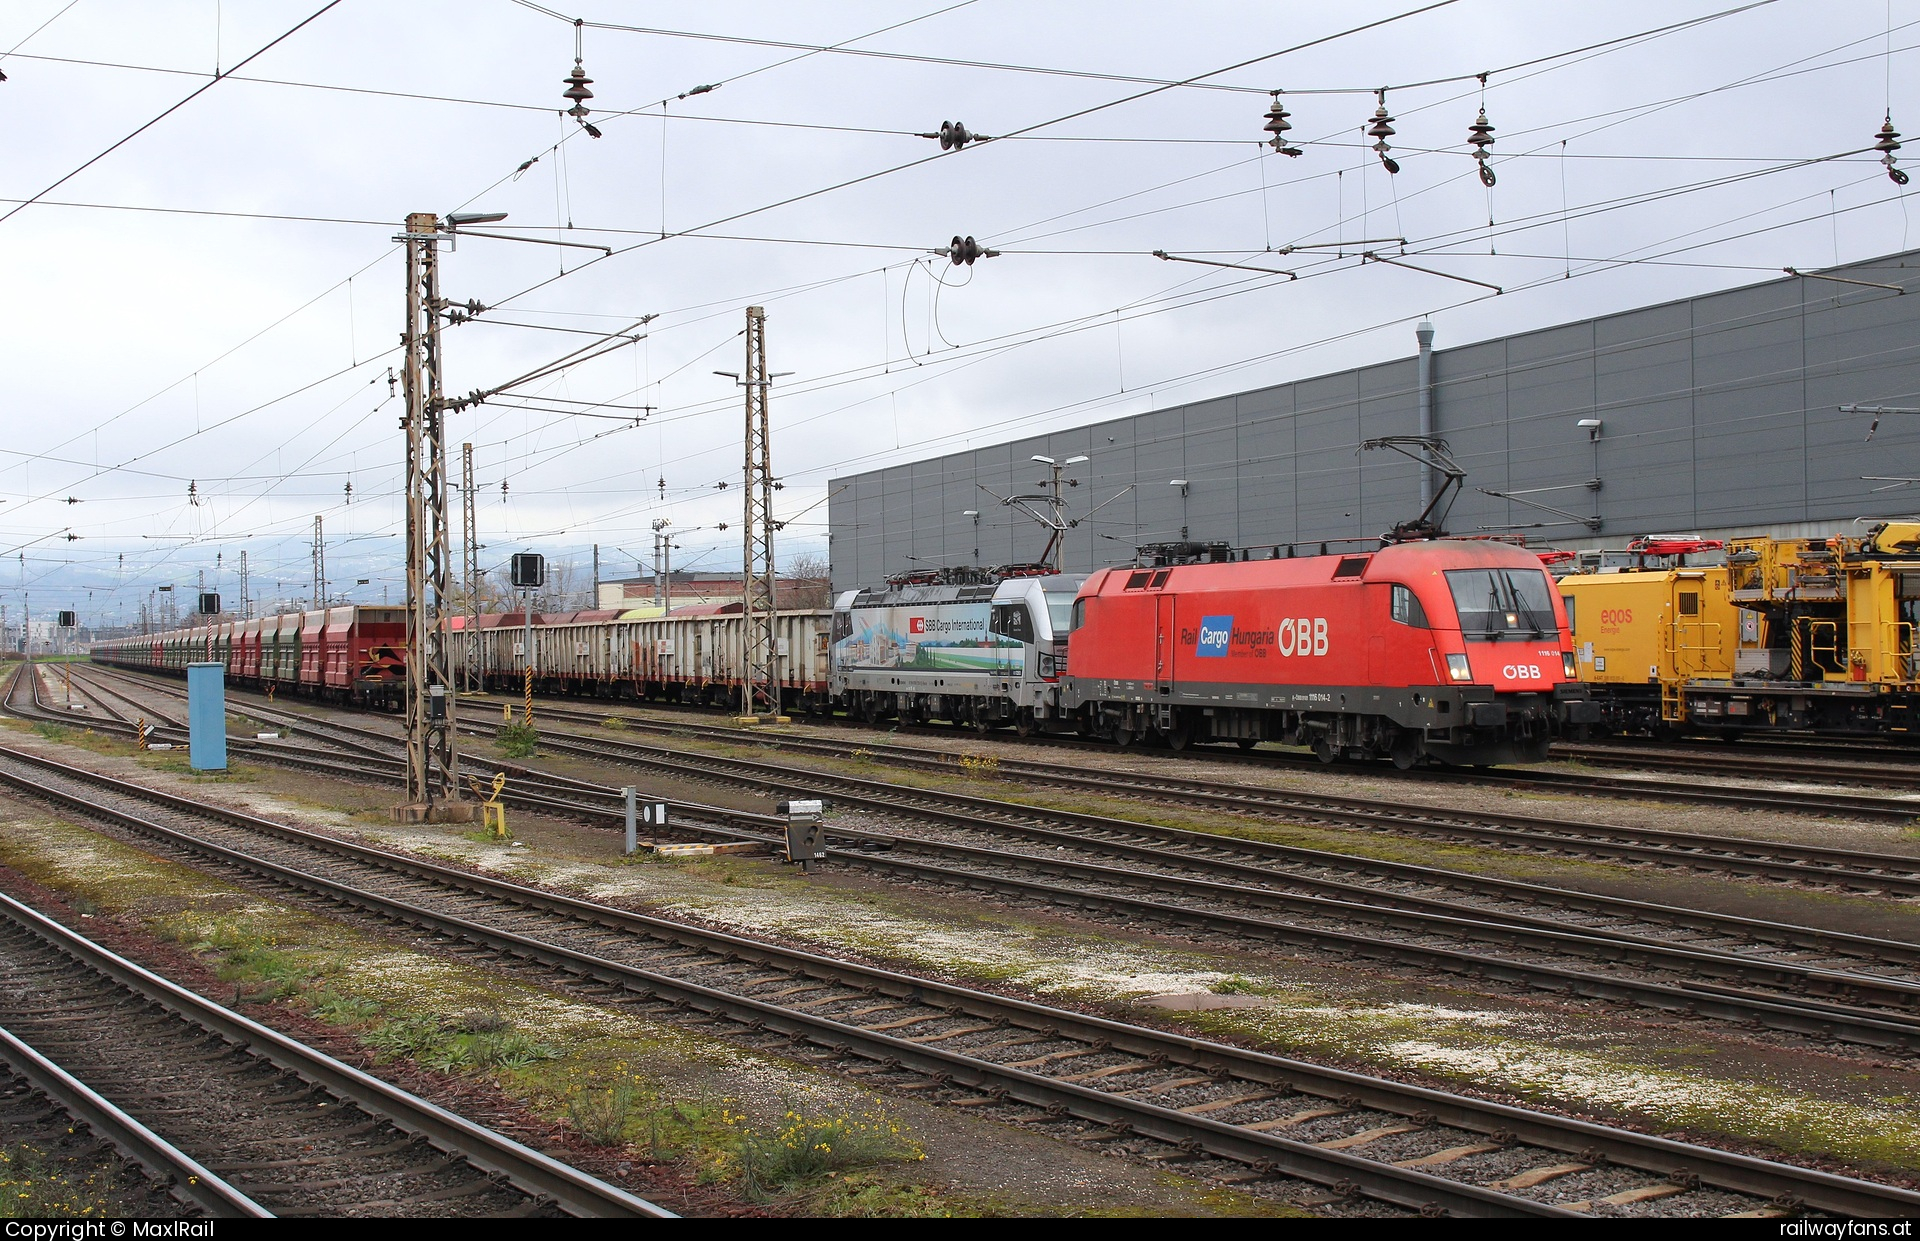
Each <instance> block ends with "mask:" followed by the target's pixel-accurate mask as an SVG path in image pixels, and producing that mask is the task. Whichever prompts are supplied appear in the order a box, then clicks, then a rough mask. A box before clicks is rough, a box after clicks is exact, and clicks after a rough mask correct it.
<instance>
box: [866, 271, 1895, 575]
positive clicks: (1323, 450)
mask: <svg viewBox="0 0 1920 1241" xmlns="http://www.w3.org/2000/svg"><path fill="white" fill-rule="evenodd" d="M1824 274H1826V275H1828V276H1832V277H1840V278H1842V279H1841V280H1834V279H1818V278H1810V277H1793V276H1782V277H1780V278H1778V279H1774V280H1768V281H1765V282H1763V283H1760V284H1754V285H1747V286H1744V287H1741V288H1735V289H1729V290H1726V291H1723V292H1718V293H1709V294H1704V295H1702V296H1698V297H1691V298H1685V299H1682V300H1678V301H1672V302H1666V303H1663V304H1660V305H1656V306H1648V307H1644V308H1641V309H1637V310H1631V311H1627V312H1624V313H1621V314H1612V315H1604V316H1601V317H1599V318H1595V319H1587V320H1583V321H1581V322H1578V323H1569V324H1563V325H1560V326H1556V327H1549V328H1543V329H1541V330H1539V331H1534V332H1526V333H1521V334H1519V335H1515V336H1507V337H1503V338H1501V339H1497V340H1489V341H1482V342H1480V343H1477V344H1469V345H1462V346H1458V347H1455V348H1443V349H1434V350H1432V351H1431V354H1430V376H1431V378H1430V382H1429V384H1428V386H1427V393H1428V396H1429V398H1430V405H1429V409H1430V419H1431V426H1432V429H1433V432H1434V433H1435V434H1437V435H1439V436H1441V437H1443V438H1444V439H1445V440H1446V441H1447V442H1448V444H1449V445H1450V446H1451V449H1452V452H1453V455H1454V457H1455V458H1456V459H1457V460H1458V462H1459V463H1460V465H1461V466H1463V467H1464V468H1465V469H1466V471H1467V481H1466V487H1465V488H1464V491H1463V494H1462V495H1461V496H1460V497H1459V499H1458V500H1457V502H1456V503H1455V504H1454V506H1453V510H1452V514H1451V517H1450V519H1449V522H1448V526H1449V529H1450V530H1451V531H1452V532H1453V533H1456V534H1475V533H1484V532H1496V531H1498V532H1506V531H1513V532H1519V533H1524V534H1526V535H1528V536H1529V539H1530V540H1534V541H1538V542H1541V543H1542V544H1547V545H1553V546H1561V547H1570V548H1573V547H1593V546H1620V545H1624V544H1625V543H1626V541H1627V540H1628V539H1629V538H1631V537H1632V536H1634V535H1637V534H1646V533H1670V532H1688V533H1693V532H1698V533H1701V534H1707V535H1718V534H1727V533H1777V534H1801V533H1816V532H1828V531H1835V530H1839V529H1841V528H1843V527H1845V526H1848V525H1850V524H1851V523H1852V522H1853V521H1854V520H1855V519H1856V518H1865V517H1876V516H1884V515H1888V514H1890V513H1903V512H1911V511H1914V510H1915V509H1916V508H1920V495H1916V493H1920V487H1916V488H1914V489H1911V490H1893V491H1891V492H1887V491H1880V492H1876V491H1875V490H1874V488H1876V487H1883V486H1885V484H1883V483H1877V482H1868V481H1863V479H1862V476H1863V475H1880V476H1900V475H1907V474H1914V475H1920V416H1901V415H1891V416H1889V417H1888V418H1887V419H1886V421H1884V422H1883V423H1882V425H1881V427H1880V429H1879V431H1878V433H1877V434H1876V435H1875V436H1874V438H1873V440H1872V441H1871V442H1867V441H1866V439H1865V436H1866V432H1867V427H1868V423H1869V419H1868V418H1867V417H1865V416H1862V415H1858V414H1843V413H1841V412H1840V409H1839V407H1840V406H1843V405H1849V404H1869V405H1889V406H1913V405H1920V297H1915V298H1913V299H1912V300H1911V301H1909V300H1908V299H1907V298H1906V297H1904V296H1901V295H1900V294H1898V293H1896V292H1895V291H1894V290H1893V289H1889V288H1881V287H1874V286H1883V285H1891V286H1897V287H1900V288H1903V289H1905V290H1908V291H1912V290H1914V289H1916V288H1920V251H1910V252H1907V253H1904V254H1896V255H1891V256H1889V257H1886V258H1880V259H1873V260H1870V261H1867V262H1862V263H1857V264H1851V265H1848V266H1845V267H1837V268H1832V269H1828V270H1827V271H1826V272H1825V273H1824ZM1842 281H1852V282H1860V283H1844V282H1842ZM1409 336H1410V339H1409V345H1410V346H1412V345H1413V344H1414V342H1413V340H1412V339H1411V337H1412V334H1411V333H1410V334H1409ZM1421 369H1422V367H1421V362H1420V359H1419V357H1418V356H1417V353H1415V352H1413V351H1412V350H1411V349H1410V353H1409V356H1407V357H1403V358H1399V359H1396V360H1394V361H1390V362H1381V363H1378V364H1376V365H1372V366H1363V367H1360V368H1357V369H1355V370H1348V371H1342V372H1339V373H1337V374H1331V375H1321V376H1317V377H1315V378H1311V379H1301V380H1297V381H1295V382H1292V383H1284V384H1277V385H1275V386H1273V387H1267V388H1258V389H1255V390H1253V391H1250V392H1241V393H1236V394H1233V395H1228V396H1221V397H1218V398H1215V399H1211V400H1205V401H1196V402H1193V403H1191V404H1187V405H1181V406H1176V407H1173V408H1169V409H1161V410H1155V411H1153V412H1151V413H1144V414H1136V415H1133V416H1131V417H1126V418H1119V419H1113V420H1110V421H1105V422H1099V423H1095V424H1093V425H1091V426H1084V427H1075V428H1071V429H1067V430H1061V431H1053V432H1050V433H1047V434H1045V435H1038V436H1033V437H1030V438H1024V439H1018V440H1014V441H1012V442H1009V443H1001V444H995V445H993V446H991V447H987V448H975V449H970V450H968V451H965V452H957V453H950V454H947V455H945V456H941V457H935V458H932V459H930V460H926V461H917V462H913V463H910V464H905V465H897V466H891V467H888V468H885V469H879V470H872V471H869V472H866V473H862V474H856V475H852V476H851V477H847V478H841V479H835V480H833V482H832V484H831V488H832V491H833V493H834V494H833V497H832V499H831V500H830V501H829V502H828V524H829V529H830V531H831V559H832V563H833V581H834V586H835V587H836V588H844V587H847V586H852V585H859V584H866V583H873V582H877V581H879V580H880V579H881V578H882V577H884V576H885V575H887V574H890V573H898V572H902V571H904V570H908V569H913V568H919V567H927V566H932V565H952V564H968V563H980V564H1000V563H1009V562H1017V561H1027V560H1033V559H1036V558H1037V557H1038V555H1039V552H1040V549H1041V546H1042V544H1043V543H1044V542H1045V539H1046V532H1045V531H1044V530H1042V529H1040V528H1039V527H1038V526H1037V525H1036V524H1035V523H1033V522H1032V521H1031V520H1029V519H1028V518H1026V517H1023V516H1021V515H1020V514H1018V513H1017V512H1014V511H1013V510H1011V509H1009V508H1007V507H1004V506H1002V505H1001V504H999V503H997V502H996V501H995V500H994V498H993V496H991V495H989V494H987V492H985V491H982V490H981V488H982V487H983V486H984V487H986V488H990V489H991V490H992V491H993V492H995V493H997V494H998V495H1001V496H1006V495H1009V494H1012V493H1014V492H1026V493H1031V492H1034V491H1036V490H1038V488H1036V487H1035V485H1034V484H1035V483H1037V482H1038V481H1039V480H1040V479H1041V478H1042V477H1043V476H1044V475H1045V474H1046V469H1045V467H1044V466H1042V465H1040V464H1036V463H1034V462H1032V461H1031V460H1030V459H1031V458H1032V457H1033V456H1035V455H1042V456H1048V457H1052V458H1053V459H1055V460H1056V461H1065V460H1067V459H1068V458H1070V457H1075V456H1085V457H1087V458H1088V460H1087V461H1085V462H1084V463H1081V464H1077V465H1075V466H1073V467H1072V469H1071V470H1070V471H1069V473H1070V475H1071V476H1074V477H1077V478H1079V480H1080V484H1081V485H1080V486H1079V487H1077V488H1074V489H1073V490H1072V491H1071V492H1070V493H1069V494H1070V498H1071V508H1070V510H1069V515H1070V516H1078V515H1080V514H1084V513H1086V512H1087V511H1088V510H1089V509H1091V508H1092V507H1093V506H1094V505H1095V504H1098V503H1100V502H1101V501H1104V500H1107V499H1108V498H1109V497H1111V496H1113V495H1114V494H1115V493H1117V492H1119V491H1121V490H1122V489H1123V488H1126V487H1128V486H1129V485H1131V486H1132V490H1131V491H1129V492H1127V493H1126V494H1125V495H1123V496H1121V497H1120V498H1119V499H1117V500H1114V501H1113V502H1112V503H1109V504H1107V505H1106V507H1104V508H1102V509H1101V510H1100V511H1099V512H1098V513H1097V514H1095V515H1094V516H1093V517H1091V518H1090V519H1088V520H1086V521H1085V522H1083V524H1081V525H1080V526H1079V527H1078V528H1076V529H1074V530H1073V531H1072V532H1070V534H1069V535H1068V537H1067V540H1066V545H1065V564H1064V567H1065V568H1066V569H1068V570H1069V571H1073V570H1085V569H1088V568H1091V567H1094V566H1096V565H1102V564H1112V563H1116V562H1124V561H1127V560H1130V559H1131V558H1132V555H1133V548H1134V546H1135V545H1136V544H1139V543H1147V542H1157V541H1165V540H1172V539H1178V538H1182V537H1187V538H1192V539H1195V540H1203V541H1209V542H1213V541H1220V542H1227V543H1231V544H1233V545H1234V546H1240V547H1248V546H1251V547H1265V546H1268V545H1275V544H1286V543H1314V542H1317V541H1319V540H1329V539H1348V538H1356V537H1358V538H1366V537H1369V536H1375V535H1378V534H1379V533H1380V532H1382V531H1384V530H1387V529H1389V528H1391V527H1392V526H1393V525H1394V523H1395V522H1397V521H1401V520H1403V519H1405V518H1407V517H1409V516H1411V515H1413V514H1415V513H1417V512H1418V511H1419V508H1420V477H1419V468H1418V467H1417V466H1416V465H1415V464H1414V463H1413V462H1411V461H1409V460H1408V459H1406V458H1405V457H1402V456H1399V455H1397V454H1394V453H1392V452H1388V451H1373V452H1366V453H1362V452H1360V451H1359V445H1360V444H1361V442H1362V441H1363V440H1367V439H1371V438H1374V437H1378V436H1388V435H1413V434H1416V433H1417V432H1418V431H1419V430H1420V428H1421V409H1420V406H1421V390H1422V385H1421V384H1420V382H1419V377H1420V373H1421ZM1595 423H1597V424H1598V425H1593V424H1595ZM1176 480H1178V482H1179V483H1183V484H1184V485H1178V484H1177V483H1176ZM1481 489H1485V490H1486V491H1496V492H1502V493H1506V494H1507V495H1508V496H1510V497H1513V496H1517V497H1518V498H1508V499H1500V498H1495V497H1493V496H1489V495H1486V494H1484V492H1483V491H1482V490H1481ZM1538 505H1547V506H1550V507H1551V508H1552V509H1557V510H1559V513H1554V512H1550V511H1548V510H1547V509H1543V508H1540V507H1537V506H1538ZM968 510H974V511H975V512H976V513H977V514H978V516H969V515H968ZM1303 550H1304V549H1303ZM1315 550H1317V549H1315Z"/></svg>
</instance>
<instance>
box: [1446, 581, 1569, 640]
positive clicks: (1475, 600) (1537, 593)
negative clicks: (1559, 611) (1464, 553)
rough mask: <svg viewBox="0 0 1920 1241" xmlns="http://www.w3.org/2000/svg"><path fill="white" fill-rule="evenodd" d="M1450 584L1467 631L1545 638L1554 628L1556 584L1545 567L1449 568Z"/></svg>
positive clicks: (1492, 635) (1481, 634) (1491, 635)
mask: <svg viewBox="0 0 1920 1241" xmlns="http://www.w3.org/2000/svg"><path fill="white" fill-rule="evenodd" d="M1447 586H1448V588H1449V589H1451V590H1452V591H1453V606H1454V609H1455V610H1456V611H1458V612H1459V613H1460V632H1462V633H1464V634H1467V635H1469V636H1471V637H1478V638H1496V639H1497V638H1500V637H1502V636H1504V635H1506V634H1510V633H1511V634H1516V635H1518V634H1531V635H1532V636H1534V637H1536V638H1544V637H1546V636H1547V635H1548V634H1550V633H1553V632H1554V629H1555V626H1554V621H1553V597H1552V590H1553V588H1552V585H1551V584H1550V582H1549V580H1548V578H1547V575H1546V573H1545V571H1543V570H1540V569H1449V570H1448V571H1447Z"/></svg>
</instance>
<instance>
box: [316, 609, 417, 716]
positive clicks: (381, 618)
mask: <svg viewBox="0 0 1920 1241" xmlns="http://www.w3.org/2000/svg"><path fill="white" fill-rule="evenodd" d="M342 610H343V611H345V612H347V613H348V614H349V616H350V617H351V624H350V626H349V627H348V630H347V634H346V643H345V646H344V648H343V649H340V650H338V651H337V652H336V651H333V650H330V651H329V658H330V659H331V658H336V657H337V659H338V661H339V662H338V664H337V665H332V664H330V665H329V668H328V676H327V687H328V690H329V692H330V693H333V694H342V693H344V694H348V695H351V696H352V697H353V698H354V700H355V701H357V702H360V703H362V704H363V705H371V706H387V707H395V708H397V707H400V706H401V705H403V704H404V702H405V700H406V692H407V610H406V609H405V608H389V607H379V608H375V607H354V608H346V609H342Z"/></svg>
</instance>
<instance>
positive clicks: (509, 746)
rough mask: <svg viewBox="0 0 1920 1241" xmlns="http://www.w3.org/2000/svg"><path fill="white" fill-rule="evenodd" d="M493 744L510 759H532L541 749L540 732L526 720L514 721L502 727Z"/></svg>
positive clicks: (495, 735) (495, 734)
mask: <svg viewBox="0 0 1920 1241" xmlns="http://www.w3.org/2000/svg"><path fill="white" fill-rule="evenodd" d="M493 743H494V745H496V746H498V747H499V748H500V752H501V753H502V754H504V755H506V756H507V757H508V758H532V757H533V755H534V752H535V751H536V750H538V749H539V748H540V732H539V730H538V729H536V728H535V727H534V726H533V725H531V724H529V723H527V722H526V721H524V720H514V721H512V722H511V723H506V724H502V725H500V728H499V730H498V731H497V732H496V733H494V737H493Z"/></svg>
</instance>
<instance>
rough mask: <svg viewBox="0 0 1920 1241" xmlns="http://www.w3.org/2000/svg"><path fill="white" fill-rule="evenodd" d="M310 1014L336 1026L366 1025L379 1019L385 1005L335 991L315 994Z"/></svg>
mask: <svg viewBox="0 0 1920 1241" xmlns="http://www.w3.org/2000/svg"><path fill="white" fill-rule="evenodd" d="M310 1003H311V1007H310V1008H308V1010H307V1011H308V1012H309V1013H311V1014H313V1015H314V1016H315V1017H318V1018H319V1019H320V1020H322V1021H324V1022H326V1023H327V1024H328V1025H335V1026H360V1025H366V1024H367V1023H368V1022H370V1021H372V1020H373V1019H374V1018H376V1017H378V1016H379V1015H380V1013H381V1010H382V1009H383V1008H384V1007H385V1005H383V1004H381V1003H380V1001H378V1000H374V999H369V998H367V997H366V996H361V995H341V994H339V993H337V992H333V991H320V992H315V993H314V994H313V995H312V996H311V997H310Z"/></svg>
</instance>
